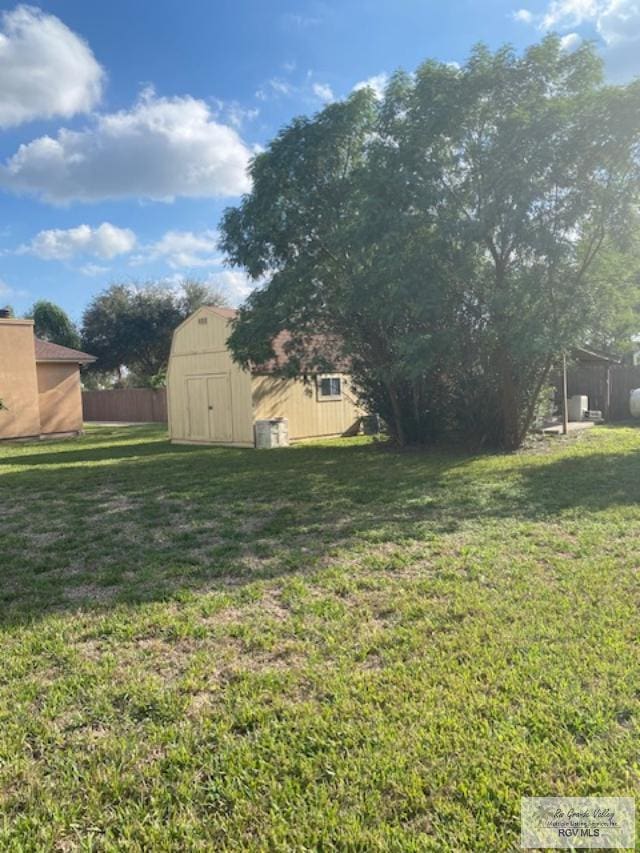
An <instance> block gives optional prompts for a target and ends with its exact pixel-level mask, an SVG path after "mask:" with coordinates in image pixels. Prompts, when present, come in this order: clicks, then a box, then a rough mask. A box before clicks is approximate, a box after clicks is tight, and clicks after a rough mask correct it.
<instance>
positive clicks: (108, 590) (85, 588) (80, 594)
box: [64, 584, 118, 604]
mask: <svg viewBox="0 0 640 853" xmlns="http://www.w3.org/2000/svg"><path fill="white" fill-rule="evenodd" d="M117 593H118V588H117V587H105V586H95V585H94V584H84V585H82V586H74V587H70V588H69V589H66V590H65V592H64V597H65V599H66V601H67V602H70V603H72V604H75V603H78V604H80V603H86V602H87V601H90V602H92V603H93V604H106V603H107V602H109V601H113V599H114V598H115V597H116V595H117Z"/></svg>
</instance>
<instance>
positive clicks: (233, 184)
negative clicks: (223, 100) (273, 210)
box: [0, 89, 251, 204]
mask: <svg viewBox="0 0 640 853" xmlns="http://www.w3.org/2000/svg"><path fill="white" fill-rule="evenodd" d="M250 155H251V152H250V150H249V148H248V147H247V146H246V145H245V143H244V142H243V140H242V139H241V137H240V136H239V135H238V133H237V132H236V131H235V130H234V129H233V128H232V127H229V126H228V125H225V124H221V123H218V122H217V121H215V120H214V117H213V115H212V113H211V109H210V107H209V106H208V105H207V104H206V103H205V102H204V101H201V100H197V99H195V98H191V97H189V96H185V97H176V98H160V97H156V95H155V93H154V92H153V90H151V89H147V90H145V91H144V92H143V93H142V95H141V96H140V98H139V99H138V101H137V102H136V103H135V104H134V106H133V107H132V109H130V110H121V111H120V112H117V113H110V114H105V115H99V116H97V117H96V119H95V122H94V123H93V124H92V125H91V126H89V127H87V128H85V129H84V130H80V131H75V130H68V129H64V128H63V129H62V130H60V131H59V132H58V134H57V135H56V136H55V137H51V136H41V137H40V138H38V139H35V140H33V142H30V143H28V144H26V145H21V146H20V147H19V149H18V150H17V151H16V153H15V154H14V155H13V156H12V157H11V158H10V159H9V160H8V161H7V162H6V163H5V164H4V165H2V166H0V185H2V186H4V187H6V188H8V189H11V190H13V191H14V192H24V193H31V194H34V195H37V196H39V197H41V198H42V199H44V200H45V201H48V202H52V203H54V204H66V203H68V202H71V201H85V202H91V201H100V200H104V199H120V198H144V199H153V200H156V201H171V200H173V199H174V198H175V197H176V196H189V197H200V198H211V197H214V196H234V195H239V194H240V193H243V192H245V191H247V190H248V189H249V186H250V184H249V178H248V176H247V173H246V167H247V163H248V160H249V157H250Z"/></svg>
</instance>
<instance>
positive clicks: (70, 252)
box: [18, 222, 136, 261]
mask: <svg viewBox="0 0 640 853" xmlns="http://www.w3.org/2000/svg"><path fill="white" fill-rule="evenodd" d="M135 244H136V235H135V234H134V233H133V231H131V229H129V228H118V227H117V226H116V225H112V224H111V223H110V222H103V223H102V225H99V226H98V227H97V228H92V227H91V226H90V225H78V226H77V228H51V229H48V230H47V231H40V232H39V233H38V234H36V236H35V237H34V238H33V239H32V240H31V242H30V243H28V244H26V245H24V246H21V247H20V248H19V249H18V253H19V254H30V255H37V257H39V258H43V259H44V260H56V261H63V260H67V259H68V258H72V257H74V256H75V255H94V256H95V257H98V258H104V259H106V260H109V259H111V258H115V257H116V255H123V254H126V253H127V252H130V251H131V250H132V249H133V248H134V246H135Z"/></svg>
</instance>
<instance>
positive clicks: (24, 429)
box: [0, 317, 94, 439]
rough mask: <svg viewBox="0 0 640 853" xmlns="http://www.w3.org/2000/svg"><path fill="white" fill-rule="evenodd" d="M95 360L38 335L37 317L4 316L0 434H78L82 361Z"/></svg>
mask: <svg viewBox="0 0 640 853" xmlns="http://www.w3.org/2000/svg"><path fill="white" fill-rule="evenodd" d="M91 361H94V359H93V357H92V356H90V355H87V353H83V352H79V351H78V350H73V349H69V348H68V347H61V346H58V345H57V344H52V343H50V342H48V341H41V340H39V339H38V338H35V337H34V334H33V321H32V320H16V319H13V318H7V317H0V399H1V400H2V401H3V403H4V405H5V407H6V408H5V409H4V410H3V411H0V439H12V438H16V439H17V438H38V437H39V436H51V435H74V434H77V433H79V432H80V431H81V430H82V393H81V385H80V365H81V364H87V363H89V362H91Z"/></svg>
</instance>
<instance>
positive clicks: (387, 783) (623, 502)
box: [0, 427, 640, 853]
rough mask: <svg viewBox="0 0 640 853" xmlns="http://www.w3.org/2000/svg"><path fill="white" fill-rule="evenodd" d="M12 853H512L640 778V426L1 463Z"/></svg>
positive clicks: (90, 447)
mask: <svg viewBox="0 0 640 853" xmlns="http://www.w3.org/2000/svg"><path fill="white" fill-rule="evenodd" d="M0 507H1V518H0V533H1V538H0V581H1V583H0V632H1V633H0V643H1V645H0V655H1V657H0V660H1V667H0V850H2V851H20V853H23V851H32V850H33V851H40V850H63V851H64V850H76V849H78V850H87V851H88V850H118V851H120V850H132V851H137V850H141V851H142V850H145V851H151V850H152V851H165V850H175V851H190V850H216V851H217V850H238V851H240V850H278V851H279V850H296V851H316V850H354V851H403V853H404V851H421V850H435V851H441V850H442V851H449V850H450V851H467V850H468V851H501V850H505V851H506V850H513V849H517V848H518V845H519V832H520V821H519V810H520V797H521V796H523V795H537V796H542V795H589V794H610V795H623V794H626V795H629V794H632V793H634V792H635V791H636V789H637V787H638V783H639V781H640V763H639V756H640V737H639V724H640V652H639V648H640V646H639V644H638V613H639V612H640V577H639V573H638V566H639V565H640V429H634V428H632V427H628V428H616V429H610V428H599V429H594V430H592V431H590V432H589V433H587V434H583V435H581V436H579V437H577V438H575V439H571V440H562V439H555V440H550V441H547V442H541V443H540V444H539V445H538V446H537V447H536V448H535V449H533V450H529V451H526V452H523V453H520V454H514V455H493V456H482V457H471V456H465V455H461V454H448V453H445V452H437V453H435V452H430V453H414V452H406V453H396V452H390V451H388V450H383V449H380V448H379V447H377V446H376V445H374V444H371V443H369V442H368V440H365V439H352V440H344V441H339V442H328V443H322V444H309V445H306V446H299V447H295V448H291V449H289V450H274V451H270V452H269V451H262V452H256V451H251V450H231V449H221V448H193V447H176V446H171V445H169V444H168V443H167V442H166V440H165V438H164V435H163V433H162V432H161V431H159V430H157V429H153V428H126V429H106V428H105V429H95V428H94V429H91V430H90V431H89V432H88V434H87V435H86V436H85V437H83V438H81V439H79V440H75V441H68V442H60V443H55V444H38V445H33V444H31V445H21V446H3V447H0Z"/></svg>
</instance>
